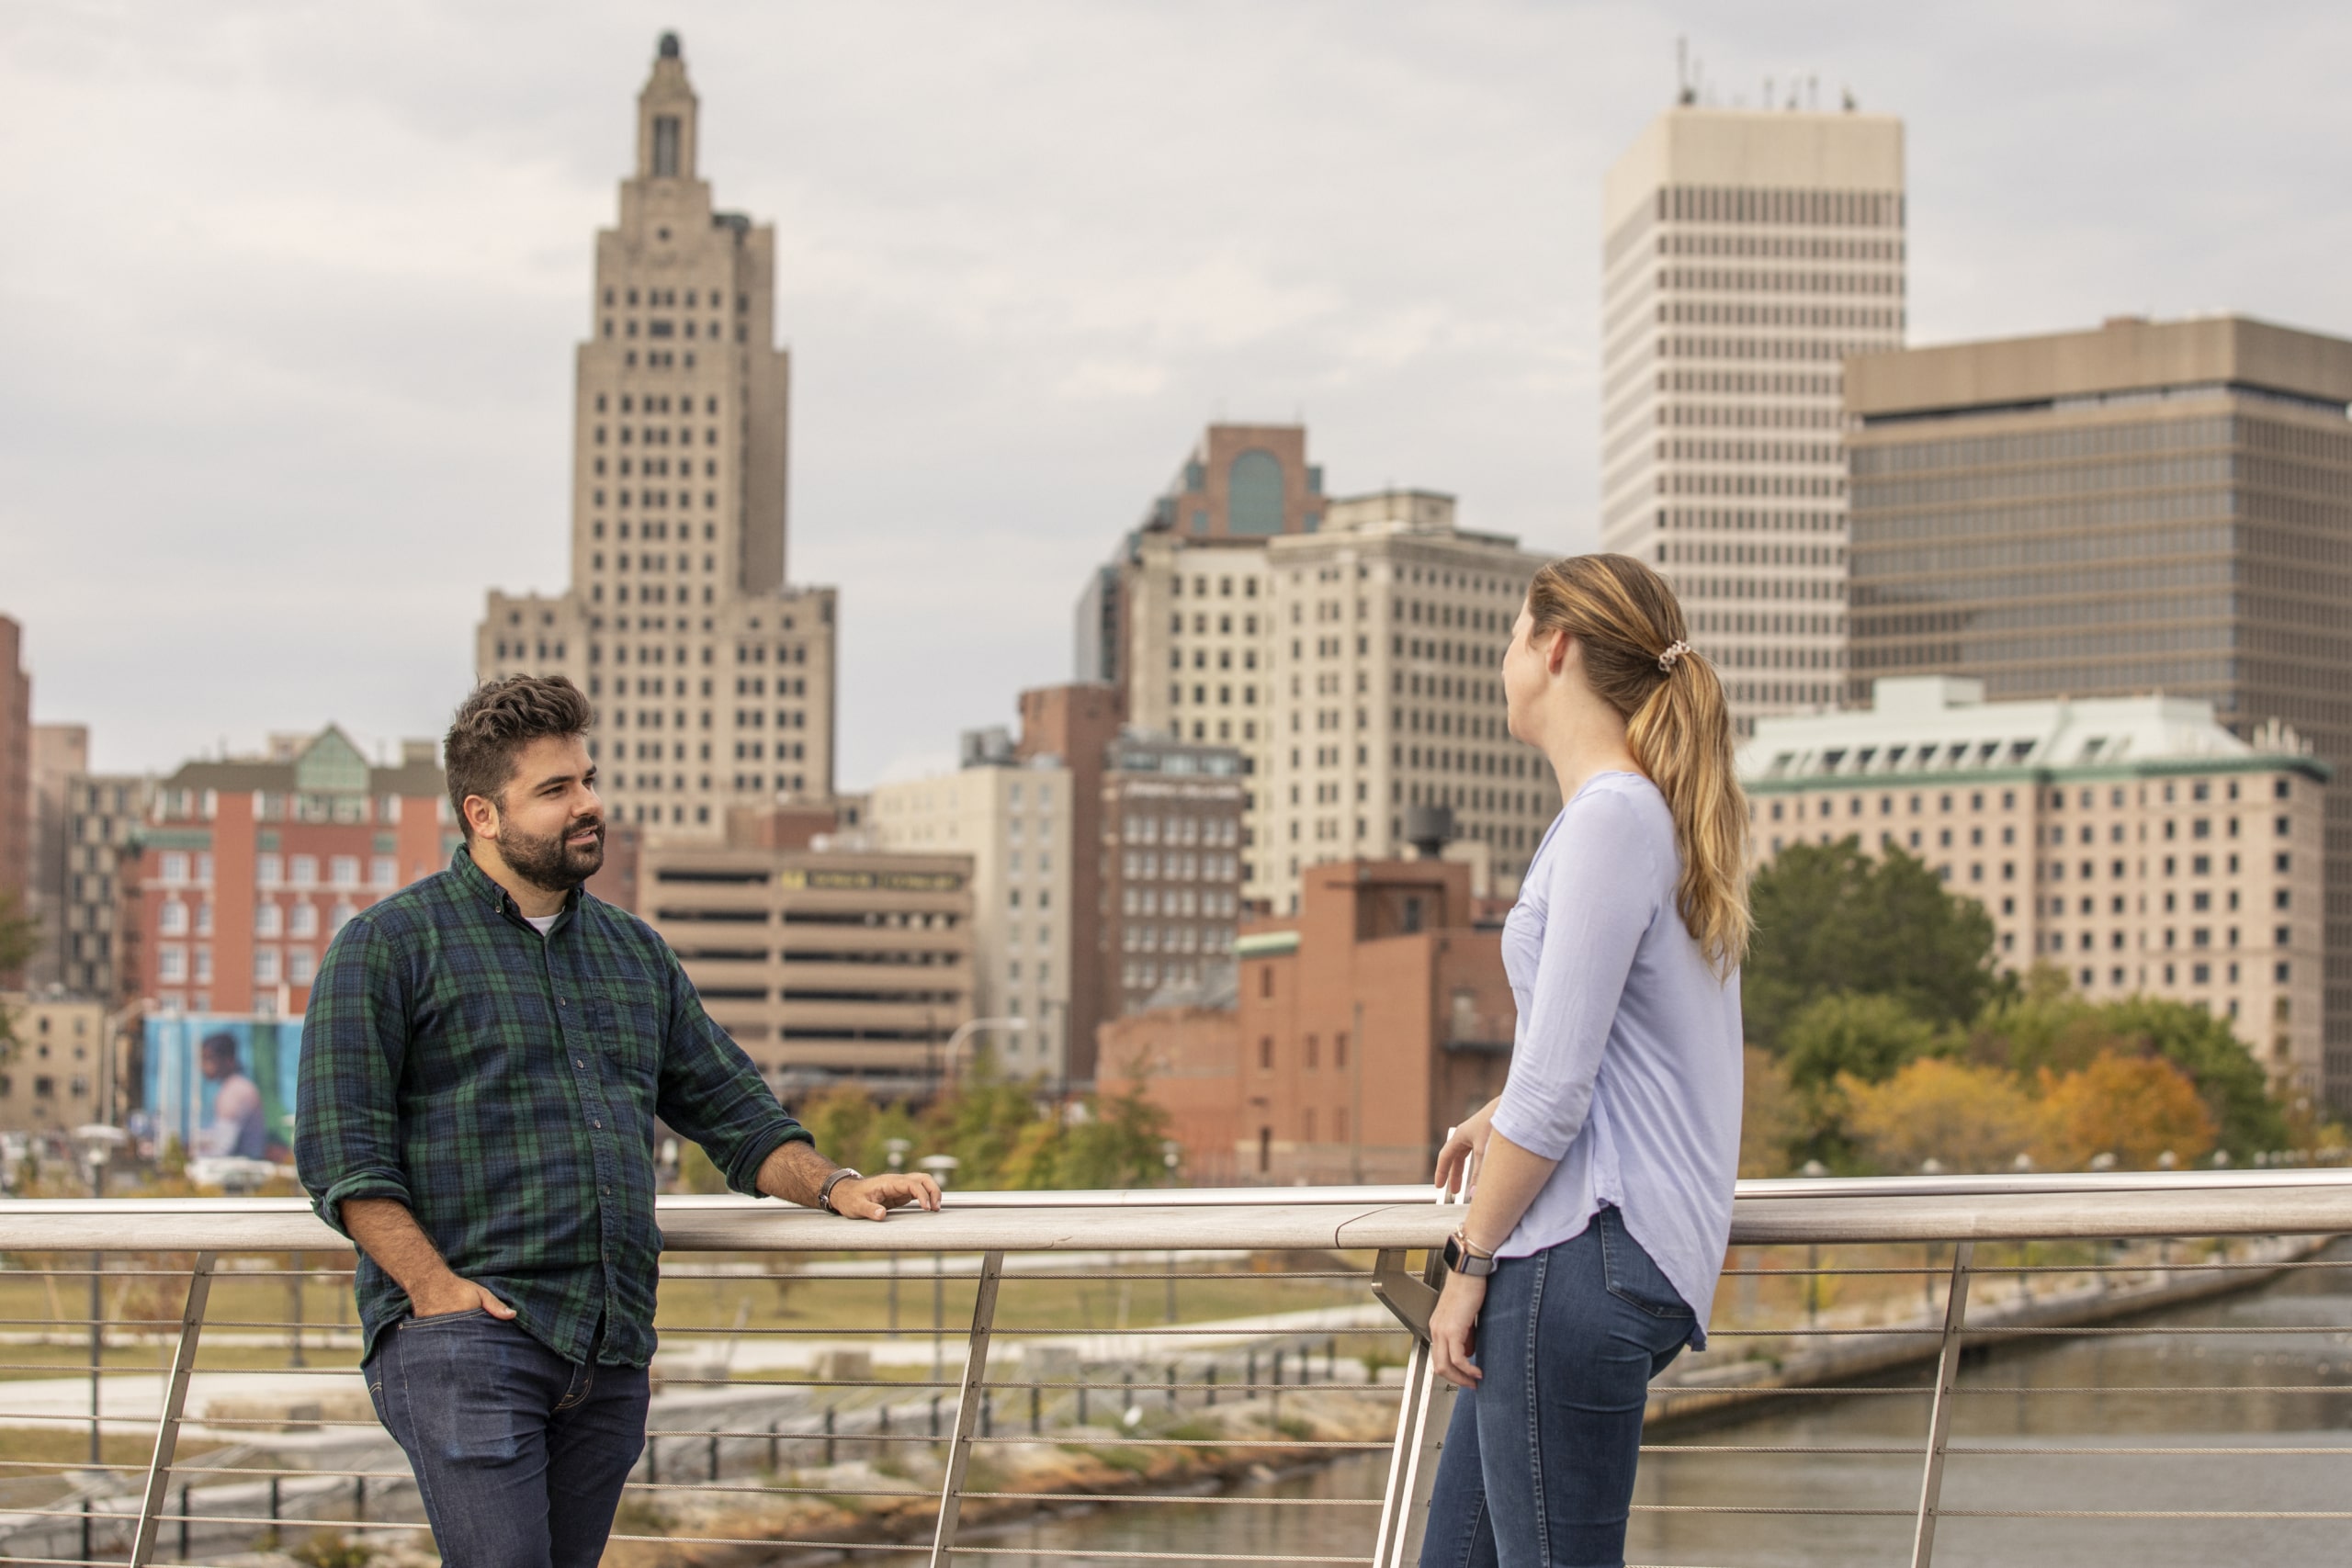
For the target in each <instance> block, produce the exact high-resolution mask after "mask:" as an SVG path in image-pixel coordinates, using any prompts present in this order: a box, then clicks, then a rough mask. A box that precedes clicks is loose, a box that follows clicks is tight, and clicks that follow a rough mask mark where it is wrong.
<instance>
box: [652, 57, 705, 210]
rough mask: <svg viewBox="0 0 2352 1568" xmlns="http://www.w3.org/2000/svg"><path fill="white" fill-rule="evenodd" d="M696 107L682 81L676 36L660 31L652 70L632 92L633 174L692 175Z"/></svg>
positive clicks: (689, 87) (690, 90)
mask: <svg viewBox="0 0 2352 1568" xmlns="http://www.w3.org/2000/svg"><path fill="white" fill-rule="evenodd" d="M698 107H699V105H698V103H697V101H696V99H695V90H694V88H693V86H692V85H689V84H688V83H687V81H686V60H685V53H684V50H683V49H682V48H681V46H680V44H679V42H678V35H677V34H676V33H674V32H665V33H663V34H662V39H661V42H660V44H659V45H658V46H657V48H656V49H655V51H654V56H653V74H652V75H651V76H650V77H648V78H647V79H646V83H645V90H644V91H643V92H641V93H639V95H638V96H637V177H638V178H639V179H641V180H647V179H654V180H662V179H687V180H690V179H693V178H694V177H695V114H696V110H697V108H698Z"/></svg>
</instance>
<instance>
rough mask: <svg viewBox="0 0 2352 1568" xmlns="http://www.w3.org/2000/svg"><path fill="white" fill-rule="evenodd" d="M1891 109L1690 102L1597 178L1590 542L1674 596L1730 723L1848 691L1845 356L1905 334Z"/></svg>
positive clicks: (1897, 150) (1897, 343) (1898, 126)
mask: <svg viewBox="0 0 2352 1568" xmlns="http://www.w3.org/2000/svg"><path fill="white" fill-rule="evenodd" d="M1903 191H1904V186H1903V122H1902V121H1901V120H1899V119H1896V118H1894V117H1893V116H1889V115H1863V114H1855V113H1851V112H1849V113H1844V114H1816V113H1811V112H1800V111H1797V110H1793V109H1792V110H1787V111H1779V112H1757V111H1749V110H1741V109H1717V108H1702V107H1697V106H1695V105H1692V104H1690V103H1687V102H1686V103H1683V104H1680V105H1678V106H1677V107H1673V108H1670V109H1668V111H1667V112H1666V113H1664V114H1662V115H1660V116H1658V118H1657V119H1655V120H1653V121H1651V122H1650V125H1649V128H1648V129H1647V130H1645V131H1643V133H1642V135H1641V138H1640V140H1638V141H1635V142H1634V146H1633V148H1632V149H1631V150H1630V151H1629V152H1626V154H1625V155H1624V156H1623V158H1620V159H1619V160H1618V161H1617V163H1616V164H1615V166H1614V167H1612V168H1611V170H1610V171H1609V176H1608V183H1607V187H1606V194H1605V197H1604V199H1603V212H1602V225H1601V233H1602V235H1603V240H1602V253H1601V279H1602V281H1601V414H1600V421H1601V516H1600V539H1601V546H1602V547H1603V548H1605V549H1611V550H1619V551H1623V553H1625V554H1627V555H1633V556H1638V557H1640V558H1642V559H1643V560H1645V561H1648V562H1650V563H1651V564H1652V565H1654V566H1656V567H1657V568H1658V569H1659V570H1661V571H1662V572H1664V573H1665V574H1666V576H1667V577H1668V580H1669V581H1672V582H1673V584H1674V586H1675V590H1676V592H1678V593H1679V595H1680V596H1681V599H1682V604H1683V607H1684V609H1685V611H1686V612H1687V613H1688V614H1689V615H1690V618H1691V630H1692V632H1693V633H1694V635H1695V637H1696V638H1697V641H1698V644H1699V647H1700V648H1701V649H1702V650H1703V651H1704V652H1705V653H1706V654H1707V655H1708V656H1709V657H1710V658H1712V659H1713V660H1715V661H1716V663H1717V664H1718V665H1720V666H1721V667H1722V669H1723V672H1724V685H1725V688H1726V690H1727V692H1728V694H1729V696H1730V698H1731V704H1732V711H1733V715H1734V716H1735V718H1736V720H1737V722H1738V726H1739V729H1740V732H1741V733H1742V734H1746V733H1747V731H1748V730H1749V728H1751V727H1752V724H1753V721H1754V719H1755V718H1756V716H1758V715H1759V714H1767V713H1785V712H1788V711H1791V710H1792V709H1795V708H1800V707H1804V706H1809V705H1816V704H1823V703H1829V702H1834V701H1836V700H1838V698H1839V697H1840V696H1841V695H1842V694H1843V693H1844V690H1845V685H1846V682H1845V639H1846V605H1845V600H1844V592H1845V580H1846V570H1845V551H1846V501H1845V469H1844V457H1843V455H1842V453H1841V451H1840V449H1839V443H1838V436H1839V430H1840V426H1841V422H1842V414H1841V410H1840V406H1839V402H1838V383H1839V364H1840V362H1841V361H1842V360H1844V359H1845V358H1847V357H1848V356H1849V355H1857V354H1868V353H1872V352H1875V351H1878V350H1882V349H1889V348H1899V347H1901V346H1902V344H1903V329H1904V194H1903Z"/></svg>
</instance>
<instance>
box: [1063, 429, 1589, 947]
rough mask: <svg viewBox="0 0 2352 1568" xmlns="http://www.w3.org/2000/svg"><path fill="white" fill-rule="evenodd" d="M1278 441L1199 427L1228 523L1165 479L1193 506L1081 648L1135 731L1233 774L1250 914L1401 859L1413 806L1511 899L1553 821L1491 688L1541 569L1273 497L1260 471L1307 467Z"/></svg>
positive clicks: (1147, 542)
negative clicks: (1239, 767) (1114, 675)
mask: <svg viewBox="0 0 2352 1568" xmlns="http://www.w3.org/2000/svg"><path fill="white" fill-rule="evenodd" d="M1275 429H1276V430H1277V431H1282V432H1288V433H1290V434H1298V435H1299V439H1298V441H1297V443H1296V444H1295V446H1292V445H1290V444H1287V443H1284V444H1274V443H1272V441H1271V438H1270V437H1269V438H1268V439H1269V445H1267V446H1263V447H1250V446H1246V445H1242V444H1241V443H1242V442H1243V440H1244V438H1247V439H1257V438H1259V437H1260V436H1261V435H1265V434H1266V433H1265V432H1262V431H1260V430H1258V429H1256V428H1255V427H1226V426H1215V427H1212V428H1211V430H1210V432H1209V435H1208V437H1207V438H1206V439H1204V443H1203V446H1202V447H1201V448H1200V449H1199V451H1200V453H1204V454H1207V455H1208V457H1210V458H1215V459H1218V460H1224V459H1226V457H1227V454H1228V452H1230V453H1231V456H1230V458H1229V461H1228V462H1227V467H1228V468H1230V469H1231V470H1233V472H1234V473H1235V475H1236V476H1237V478H1235V479H1233V480H1232V481H1230V482H1229V483H1228V484H1227V490H1226V498H1225V505H1226V510H1225V511H1223V512H1220V511H1219V510H1218V509H1217V502H1218V499H1219V498H1218V497H1216V496H1215V495H1213V494H1211V493H1210V492H1209V491H1208V490H1207V489H1206V488H1205V487H1206V485H1207V481H1206V479H1204V478H1202V477H1201V474H1200V472H1199V470H1202V469H1204V468H1213V466H1214V465H1213V463H1204V461H1203V460H1202V459H1201V458H1200V457H1196V458H1195V460H1194V462H1193V463H1192V464H1190V465H1188V466H1187V468H1185V469H1184V471H1183V472H1182V474H1181V475H1180V477H1179V479H1178V485H1179V486H1183V487H1188V488H1185V489H1183V490H1182V491H1179V490H1177V489H1176V488H1175V487H1171V490H1170V494H1168V495H1165V496H1163V497H1161V498H1160V504H1159V505H1158V506H1157V507H1156V508H1155V510H1154V511H1153V513H1151V514H1149V515H1148V517H1147V519H1146V524H1145V526H1144V527H1143V528H1141V529H1139V530H1138V531H1137V532H1136V534H1134V535H1132V536H1130V537H1129V539H1128V541H1127V545H1126V547H1125V551H1124V553H1123V555H1122V556H1121V558H1120V559H1119V560H1118V561H1116V562H1114V577H1115V591H1113V592H1108V594H1107V598H1105V597H1104V595H1103V594H1096V593H1094V592H1092V591H1090V600H1089V604H1087V605H1085V606H1082V607H1081V611H1080V623H1081V626H1082V627H1085V626H1105V627H1111V628H1113V629H1114V630H1115V634H1116V636H1117V637H1118V638H1119V639H1120V642H1119V647H1120V653H1119V656H1118V657H1117V658H1116V659H1115V660H1108V661H1107V663H1108V664H1109V666H1110V667H1112V668H1114V669H1115V670H1116V671H1119V672H1120V673H1121V678H1122V679H1123V680H1124V681H1125V690H1126V705H1127V713H1128V717H1129V720H1130V722H1131V723H1132V724H1133V725H1134V726H1135V727H1136V728H1138V729H1141V730H1145V731H1148V732H1150V733H1155V734H1161V735H1167V736H1170V737H1171V738H1174V739H1183V740H1189V741H1194V742H1200V743H1205V744H1214V745H1219V746H1231V747H1233V748H1235V749H1236V750H1238V751H1239V752H1240V753H1241V754H1242V757H1243V759H1244V772H1245V774H1246V776H1247V777H1248V780H1249V786H1248V787H1249V801H1248V818H1247V824H1246V841H1245V844H1244V852H1243V854H1242V856H1241V861H1242V867H1241V871H1242V882H1243V886H1244V890H1245V897H1248V898H1249V899H1250V900H1251V901H1252V902H1254V903H1257V904H1259V905H1261V906H1262V907H1264V908H1269V909H1272V910H1276V911H1282V912H1295V910H1296V909H1297V908H1298V899H1299V888H1300V884H1299V877H1300V875H1301V874H1302V872H1303V871H1304V870H1305V869H1306V868H1307V867H1310V866H1314V865H1317V864H1322V863H1327V862H1330V861H1337V860H1349V859H1355V858H1360V857H1367V856H1369V857H1372V858H1383V857H1394V856H1397V855H1401V854H1404V853H1407V852H1408V850H1407V840H1406V836H1405V814H1406V812H1407V810H1408V809H1409V808H1410V807H1414V806H1418V805H1445V806H1449V807H1452V808H1453V811H1454V815H1455V819H1456V821H1457V823H1458V824H1459V826H1460V831H1461V832H1462V834H1463V836H1464V840H1465V841H1466V842H1467V843H1469V844H1472V845H1476V846H1477V850H1476V852H1477V854H1478V856H1479V857H1480V859H1481V860H1482V862H1483V863H1484V864H1483V865H1482V872H1483V873H1487V874H1490V875H1491V881H1492V885H1493V886H1497V887H1500V888H1503V889H1506V890H1509V889H1514V888H1516V887H1517V886H1518V877H1519V874H1520V873H1521V871H1522V870H1523V869H1524V868H1525V865H1526V863H1527V858H1528V856H1529V855H1530V854H1531V853H1532V852H1533V849H1534V845H1535V843H1536V842H1537V841H1538V840H1539V839H1540V837H1541V835H1542V832H1543V828H1544V823H1546V822H1547V821H1549V820H1550V818H1551V815H1552V813H1553V811H1554V810H1555V809H1556V807H1557V801H1556V799H1555V798H1554V786H1553V783H1552V781H1551V780H1550V778H1549V777H1548V776H1546V775H1545V774H1544V771H1543V770H1542V769H1541V768H1540V766H1539V764H1538V760H1537V759H1536V758H1535V757H1534V754H1533V753H1532V752H1531V751H1529V750H1527V749H1526V748H1524V747H1521V746H1519V745H1517V744H1516V743H1515V742H1512V741H1511V740H1510V738H1509V736H1508V735H1507V734H1506V733H1505V730H1504V727H1503V717H1504V712H1503V701H1502V690H1501V684H1500V680H1499V676H1498V670H1499V666H1500V663H1501V660H1502V651H1503V649H1504V647H1505V646H1506V644H1507V643H1508V641H1509V638H1510V626H1511V623H1512V620H1513V618H1514V617H1515V616H1516V615H1518V612H1519V607H1520V604H1521V601H1522V600H1523V599H1524V598H1525V596H1526V590H1527V583H1528V581H1529V579H1530V578H1532V576H1533V575H1534V573H1535V571H1536V570H1537V569H1538V568H1539V567H1541V566H1542V565H1543V564H1544V561H1545V559H1547V558H1546V557H1544V556H1541V555H1537V554H1534V553H1532V552H1529V551H1526V550H1522V549H1521V548H1520V547H1519V543H1518V541H1517V540H1516V539H1513V538H1510V537H1507V536H1501V535H1494V534H1476V533H1471V532H1468V531H1466V530H1464V529H1462V528H1460V527H1458V526H1457V525H1456V523H1455V513H1454V501H1453V497H1452V496H1448V495H1441V494H1438V493H1435V492H1433V491H1381V492H1378V493H1376V494H1372V495H1365V496H1358V497H1353V498H1349V499H1330V498H1327V497H1325V496H1324V495H1323V491H1322V477H1321V473H1320V470H1319V469H1310V470H1308V473H1309V474H1310V475H1311V479H1302V480H1301V481H1300V482H1298V483H1297V484H1295V485H1293V484H1290V483H1289V482H1288V481H1287V479H1285V481H1284V482H1283V485H1282V486H1280V487H1278V486H1277V485H1276V484H1275V482H1274V480H1273V478H1272V469H1273V468H1283V469H1284V472H1285V473H1287V471H1288V470H1287V468H1286V467H1285V465H1293V464H1296V465H1303V463H1304V453H1305V445H1304V438H1303V434H1300V433H1297V432H1295V427H1275ZM1237 446H1238V450H1236V449H1235V448H1237ZM1256 457H1263V458H1264V459H1265V462H1266V464H1268V465H1272V468H1268V469H1267V474H1268V478H1267V479H1266V480H1265V482H1264V484H1263V487H1262V488H1263V491H1264V495H1265V498H1266V499H1265V502H1264V504H1263V505H1262V507H1261V515H1260V518H1259V524H1260V525H1259V526H1258V527H1257V528H1256V529H1254V530H1251V529H1244V528H1238V527H1235V526H1234V525H1233V524H1232V521H1231V515H1230V513H1231V502H1230V497H1231V495H1232V494H1233V493H1234V492H1236V491H1241V490H1243V489H1244V487H1243V486H1242V485H1241V483H1240V480H1239V479H1238V475H1239V474H1240V472H1241V470H1242V468H1243V466H1244V465H1245V464H1246V463H1247V462H1249V461H1250V460H1251V459H1253V458H1256ZM1277 497H1279V498H1281V500H1282V505H1283V508H1286V509H1291V510H1281V511H1278V510H1277V508H1276V506H1275V504H1274V502H1275V500H1276V498H1277ZM1310 502H1311V504H1310ZM1293 510H1295V517H1294V515H1293ZM1276 522H1280V523H1281V524H1282V526H1281V527H1280V528H1276V527H1274V526H1273V525H1274V524H1275V523H1276ZM1294 523H1295V526H1294ZM1098 586H1100V580H1098ZM1097 600H1102V601H1103V602H1104V603H1113V604H1115V605H1116V606H1117V611H1116V614H1115V615H1104V614H1103V613H1101V612H1100V610H1099V608H1098V607H1097V605H1096V601H1097ZM1081 640H1083V638H1082V639H1081ZM1083 656H1084V649H1081V657H1083Z"/></svg>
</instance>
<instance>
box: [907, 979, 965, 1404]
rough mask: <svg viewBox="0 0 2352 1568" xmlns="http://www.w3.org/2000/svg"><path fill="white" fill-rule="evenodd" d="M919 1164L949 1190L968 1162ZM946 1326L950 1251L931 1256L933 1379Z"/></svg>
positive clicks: (940, 1373) (930, 1159) (940, 1159)
mask: <svg viewBox="0 0 2352 1568" xmlns="http://www.w3.org/2000/svg"><path fill="white" fill-rule="evenodd" d="M967 1027H968V1026H967ZM915 1163H916V1164H917V1165H919V1166H921V1167H922V1168H923V1169H925V1170H927V1171H929V1172H931V1178H932V1179H933V1181H936V1182H938V1183H939V1190H940V1191H942V1192H945V1191H946V1190H947V1183H948V1182H949V1181H950V1180H952V1179H954V1178H955V1175H956V1167H957V1166H960V1165H962V1164H963V1163H964V1162H963V1161H962V1160H959V1159H957V1158H956V1156H954V1155H925V1156H922V1158H921V1159H919V1160H917V1161H915ZM946 1325H947V1254H945V1253H944V1252H933V1254H932V1255H931V1381H932V1382H940V1381H941V1380H942V1379H943V1378H944V1376H945V1375H946V1371H945V1368H946V1365H947V1360H946V1356H947V1351H946V1344H945V1341H944V1339H943V1338H942V1337H941V1336H942V1335H944V1333H945V1332H946Z"/></svg>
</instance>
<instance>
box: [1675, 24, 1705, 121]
mask: <svg viewBox="0 0 2352 1568" xmlns="http://www.w3.org/2000/svg"><path fill="white" fill-rule="evenodd" d="M1674 101H1675V102H1676V103H1678V104H1683V105H1690V104H1695V103H1697V102H1698V101H1699V89H1698V88H1697V87H1696V86H1694V85H1691V40H1690V39H1689V38H1688V37H1686V36H1684V35H1681V34H1679V33H1678V34H1677V35H1676V36H1675V39H1674Z"/></svg>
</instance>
